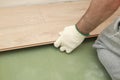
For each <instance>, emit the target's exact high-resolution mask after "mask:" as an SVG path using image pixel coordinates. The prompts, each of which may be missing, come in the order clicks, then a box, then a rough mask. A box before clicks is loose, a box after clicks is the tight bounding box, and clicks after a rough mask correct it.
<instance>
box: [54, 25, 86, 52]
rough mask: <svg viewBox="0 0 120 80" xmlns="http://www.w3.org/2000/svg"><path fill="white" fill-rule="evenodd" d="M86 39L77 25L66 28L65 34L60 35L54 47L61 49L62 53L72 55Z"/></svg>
mask: <svg viewBox="0 0 120 80" xmlns="http://www.w3.org/2000/svg"><path fill="white" fill-rule="evenodd" d="M85 37H86V36H85V35H83V34H82V33H80V32H79V31H78V29H77V28H76V26H75V25H72V26H69V27H65V28H64V30H63V32H61V33H60V37H59V38H58V39H57V40H56V41H55V42H54V46H55V47H56V48H58V47H60V51H66V53H70V52H72V51H73V50H74V49H75V48H76V47H78V46H79V45H80V44H81V43H82V42H83V40H84V39H85Z"/></svg>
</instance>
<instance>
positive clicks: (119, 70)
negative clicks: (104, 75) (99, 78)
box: [97, 49, 120, 80]
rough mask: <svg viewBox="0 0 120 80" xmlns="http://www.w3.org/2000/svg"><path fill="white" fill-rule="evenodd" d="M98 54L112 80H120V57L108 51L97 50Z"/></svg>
mask: <svg viewBox="0 0 120 80" xmlns="http://www.w3.org/2000/svg"><path fill="white" fill-rule="evenodd" d="M97 53H98V57H99V60H100V61H101V63H102V64H103V65H104V67H105V69H106V70H107V72H108V73H109V75H110V76H111V78H112V80H120V57H119V56H118V55H115V54H114V53H112V52H111V51H109V50H107V49H97Z"/></svg>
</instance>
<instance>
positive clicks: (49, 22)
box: [0, 1, 120, 51]
mask: <svg viewBox="0 0 120 80" xmlns="http://www.w3.org/2000/svg"><path fill="white" fill-rule="evenodd" d="M89 3H90V1H77V2H66V3H55V4H47V5H33V6H21V7H11V8H0V51H6V50H13V49H19V48H26V47H32V46H39V45H45V44H51V43H53V42H54V41H55V40H56V39H57V38H58V37H59V34H58V33H59V32H60V31H62V30H63V28H64V27H65V26H69V25H73V24H75V23H76V22H77V21H78V20H79V19H80V18H81V16H82V15H83V14H84V13H85V11H86V10H87V8H88V6H89ZM119 12H120V10H118V11H117V12H116V13H115V14H114V15H113V16H112V17H111V18H109V19H108V20H107V21H105V22H104V23H103V24H101V25H100V26H99V27H98V28H97V29H96V30H94V31H93V32H91V33H90V34H91V35H92V36H96V35H97V34H99V33H100V32H101V31H102V30H103V29H104V28H105V27H106V26H107V25H108V24H109V23H111V21H112V20H113V19H114V18H116V17H117V16H119ZM92 36H90V37H92Z"/></svg>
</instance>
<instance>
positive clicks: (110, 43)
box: [93, 17, 120, 80]
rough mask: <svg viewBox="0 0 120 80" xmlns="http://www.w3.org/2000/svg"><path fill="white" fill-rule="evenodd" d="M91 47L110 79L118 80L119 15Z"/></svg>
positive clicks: (119, 54)
mask: <svg viewBox="0 0 120 80" xmlns="http://www.w3.org/2000/svg"><path fill="white" fill-rule="evenodd" d="M93 47H94V48H96V49H97V54H98V58H99V60H100V62H101V63H102V64H103V66H104V67H105V69H106V70H107V72H108V73H109V75H110V76H111V78H112V80H120V17H119V18H117V19H116V20H115V21H114V22H113V23H112V24H111V25H109V26H108V27H107V28H106V29H104V30H103V32H102V33H101V34H100V35H99V36H98V38H97V40H96V41H95V43H94V45H93Z"/></svg>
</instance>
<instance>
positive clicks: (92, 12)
mask: <svg viewBox="0 0 120 80" xmlns="http://www.w3.org/2000/svg"><path fill="white" fill-rule="evenodd" d="M119 6H120V0H92V2H91V4H90V7H89V8H88V10H87V11H86V13H85V14H84V15H83V17H82V18H81V19H80V20H79V22H78V23H77V27H78V29H79V31H80V32H82V33H84V34H87V33H90V32H91V31H92V30H93V29H95V28H96V27H97V26H98V25H99V24H101V23H102V22H103V21H105V20H106V19H107V18H108V17H110V16H111V15H112V14H113V13H114V12H115V11H116V10H117V9H118V7H119Z"/></svg>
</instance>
